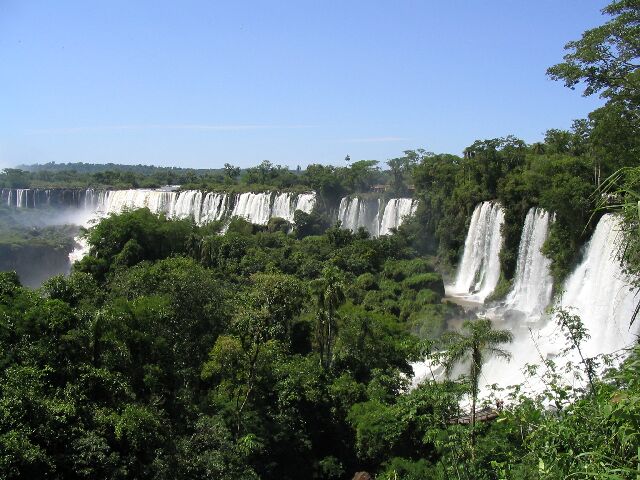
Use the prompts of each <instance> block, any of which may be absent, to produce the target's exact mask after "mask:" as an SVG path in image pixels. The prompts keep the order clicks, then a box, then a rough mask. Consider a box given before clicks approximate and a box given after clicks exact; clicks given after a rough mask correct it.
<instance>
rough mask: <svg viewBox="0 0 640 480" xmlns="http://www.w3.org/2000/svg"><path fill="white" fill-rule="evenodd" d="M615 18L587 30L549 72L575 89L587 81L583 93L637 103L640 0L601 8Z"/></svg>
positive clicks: (624, 0) (639, 88)
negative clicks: (561, 60) (562, 59)
mask: <svg viewBox="0 0 640 480" xmlns="http://www.w3.org/2000/svg"><path fill="white" fill-rule="evenodd" d="M602 13H603V15H610V16H612V17H613V18H612V19H611V20H609V21H608V22H606V23H605V24H604V25H600V26H599V27H596V28H592V29H590V30H587V31H586V32H584V33H583V34H582V38H581V39H580V40H574V41H571V42H569V43H567V44H566V45H565V50H568V51H569V53H567V54H566V55H565V56H564V62H562V63H559V64H557V65H554V66H552V67H550V68H549V69H548V70H547V74H548V75H549V76H550V77H551V78H552V79H553V80H562V81H564V84H565V85H566V86H567V87H569V88H571V89H574V88H575V87H576V85H578V84H579V83H584V84H585V89H584V95H585V96H589V95H593V94H595V93H600V95H601V96H602V97H604V98H607V99H609V100H614V99H624V100H625V101H628V102H631V103H635V104H636V105H637V104H638V100H639V98H640V76H639V75H638V67H640V63H638V59H640V42H639V41H638V38H639V36H638V35H639V33H640V31H639V28H640V1H638V0H615V1H613V2H611V3H610V4H609V5H607V6H606V7H605V8H604V9H602Z"/></svg>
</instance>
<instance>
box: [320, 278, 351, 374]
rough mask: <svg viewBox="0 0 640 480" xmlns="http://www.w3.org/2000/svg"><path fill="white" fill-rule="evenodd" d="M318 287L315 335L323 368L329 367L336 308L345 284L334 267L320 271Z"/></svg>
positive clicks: (335, 325)
mask: <svg viewBox="0 0 640 480" xmlns="http://www.w3.org/2000/svg"><path fill="white" fill-rule="evenodd" d="M319 287H320V288H319V289H318V294H317V302H318V309H317V312H316V337H317V340H318V347H319V350H320V363H321V364H322V366H323V367H324V368H325V369H328V368H330V367H331V361H332V356H333V344H334V343H335V338H336V333H337V328H338V327H337V310H338V307H339V306H340V305H342V304H343V303H344V302H345V300H346V297H345V293H344V290H345V286H344V283H343V280H342V276H341V274H340V270H338V269H337V268H336V267H326V268H325V269H324V270H323V271H322V278H321V279H320V286H319Z"/></svg>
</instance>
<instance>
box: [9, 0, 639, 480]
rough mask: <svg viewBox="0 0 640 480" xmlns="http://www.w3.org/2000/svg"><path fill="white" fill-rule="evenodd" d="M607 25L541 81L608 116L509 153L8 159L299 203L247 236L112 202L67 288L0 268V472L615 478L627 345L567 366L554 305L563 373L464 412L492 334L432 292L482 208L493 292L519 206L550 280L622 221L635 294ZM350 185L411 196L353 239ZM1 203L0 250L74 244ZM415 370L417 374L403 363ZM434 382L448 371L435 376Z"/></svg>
mask: <svg viewBox="0 0 640 480" xmlns="http://www.w3.org/2000/svg"><path fill="white" fill-rule="evenodd" d="M604 13H605V14H607V18H606V23H604V24H603V25H601V26H600V27H597V28H594V29H592V30H589V31H587V32H585V34H584V35H583V36H582V38H581V39H580V40H577V41H574V42H571V43H569V44H568V45H567V47H566V49H567V54H566V56H565V59H564V62H562V63H560V64H558V65H555V66H553V67H551V68H550V69H549V71H548V74H549V75H550V76H551V78H553V79H556V80H561V81H563V82H564V83H565V84H566V85H567V86H568V87H571V88H574V87H581V88H585V89H586V90H585V94H586V95H592V94H599V95H601V96H602V98H603V99H604V101H605V103H604V105H603V106H602V107H601V108H599V109H597V110H595V111H594V112H592V113H591V114H590V115H589V117H588V118H586V119H581V120H577V121H576V122H574V124H573V127H572V128H571V129H570V130H568V131H565V130H558V129H551V130H548V131H547V132H546V134H545V136H544V139H543V140H542V141H540V142H537V143H534V144H531V145H528V144H526V143H525V142H524V141H522V140H520V139H518V138H516V137H514V136H505V137H503V138H496V139H486V140H478V141H476V142H474V143H473V144H472V145H470V146H469V147H468V148H466V149H465V151H464V154H463V155H462V156H457V155H451V154H435V153H431V152H428V151H426V150H415V151H414V150H411V151H406V152H404V154H403V155H402V156H400V157H398V158H394V159H391V160H389V161H387V163H386V167H384V168H382V166H380V165H379V164H378V163H377V162H375V161H369V160H360V161H354V162H350V163H349V164H348V165H345V166H340V167H334V166H326V165H310V166H308V167H307V168H306V169H304V170H302V169H301V170H299V171H298V170H296V171H292V170H289V169H288V168H284V167H279V166H275V165H273V164H271V163H269V162H263V163H262V164H260V165H258V166H256V167H254V168H249V169H246V170H240V169H239V168H237V167H234V166H232V165H225V167H224V168H223V169H219V170H187V169H168V168H154V167H144V166H136V167H130V168H129V167H127V168H125V167H120V166H116V165H108V166H106V167H104V168H103V167H98V166H95V165H88V164H81V165H79V164H69V165H59V166H58V165H45V166H43V167H42V168H40V167H33V166H31V167H29V168H26V167H24V168H18V169H6V170H4V171H3V172H2V173H1V174H0V187H3V188H69V189H80V188H82V189H84V188H88V187H94V188H119V189H123V188H138V187H147V188H152V187H160V186H162V185H173V184H180V186H181V188H182V189H189V188H192V189H201V190H203V191H225V192H246V191H265V190H269V191H276V190H277V191H293V192H303V191H310V190H312V191H314V192H316V193H317V195H318V198H319V201H318V202H317V203H316V205H315V207H314V209H313V211H312V212H311V213H305V212H301V211H297V212H296V214H295V218H294V221H293V222H287V221H284V220H283V219H279V218H271V219H270V220H269V221H268V222H267V223H266V224H265V225H254V224H251V223H249V222H247V221H246V220H245V219H242V218H225V219H223V220H220V221H214V222H210V223H200V224H199V223H196V222H195V221H194V219H193V218H186V219H175V218H168V217H167V216H165V215H163V214H155V213H153V212H151V211H150V210H148V209H139V210H133V211H124V212H122V213H119V214H112V215H109V216H107V217H106V218H104V219H102V221H100V222H99V223H98V224H96V225H95V226H93V227H92V228H90V229H88V230H87V231H86V232H85V237H86V240H87V242H88V244H89V247H90V249H89V253H88V255H87V256H85V257H84V258H83V259H82V260H80V261H78V262H76V263H75V264H74V265H73V268H72V271H71V274H70V275H68V276H63V275H59V276H54V277H52V278H50V279H48V280H47V281H45V282H44V283H43V285H42V286H41V287H40V288H37V289H30V288H26V287H24V286H22V285H21V283H20V281H19V279H18V276H17V275H16V274H15V273H13V272H10V271H8V272H1V273H0V477H2V478H8V479H11V478H56V479H58V478H59V479H62V478H64V479H75V478H78V479H79V478H91V479H95V478H105V479H106V478H109V479H114V478H117V479H120V478H121V479H125V478H126V479H128V478H137V479H201V478H216V479H218V478H219V479H226V480H240V479H258V478H261V479H295V478H300V476H304V477H308V478H317V479H350V478H352V477H353V475H354V473H355V472H359V471H367V472H369V473H370V474H371V475H373V476H374V477H375V478H377V479H385V480H387V479H388V480H392V479H393V480H396V479H405V480H418V479H430V478H434V479H451V478H455V479H469V480H470V479H558V480H559V479H565V478H581V479H591V478H602V479H632V478H637V476H638V472H639V469H640V437H639V433H638V432H640V407H639V405H640V381H639V379H640V347H638V346H637V344H636V345H635V346H632V347H631V348H630V349H629V350H628V351H624V352H615V353H616V354H617V355H616V356H615V358H614V356H609V355H604V356H602V355H598V356H595V357H588V356H585V355H583V350H582V347H583V345H584V343H585V342H586V341H587V340H588V339H589V336H590V334H591V332H589V331H588V330H586V329H585V327H584V324H583V323H582V322H581V319H580V318H579V317H577V316H575V315H572V314H571V312H570V311H564V310H557V311H555V312H553V313H551V314H550V316H551V318H552V320H551V321H553V322H555V323H556V325H557V328H558V331H560V332H561V333H562V335H564V336H565V337H566V349H565V351H563V352H562V354H563V355H565V354H566V355H577V358H579V359H580V360H579V361H578V362H573V363H569V364H562V363H561V356H562V355H560V356H558V357H557V358H541V359H540V361H539V362H538V363H537V364H534V365H530V366H529V367H528V368H527V370H526V372H525V377H526V378H528V379H536V381H537V382H538V383H540V384H541V385H543V388H542V389H541V390H540V391H538V392H536V393H535V394H530V393H528V392H525V388H524V387H525V385H524V384H525V383H526V380H525V381H523V383H522V384H520V385H514V386H511V387H509V388H504V389H499V390H498V391H495V392H493V397H492V398H490V399H489V400H486V399H484V400H486V401H484V404H483V399H481V398H480V397H479V377H480V375H481V371H482V367H483V365H484V364H485V363H486V361H487V359H488V358H490V357H491V356H492V355H493V356H498V357H500V356H502V357H508V356H509V355H508V352H507V351H506V350H505V346H506V345H508V344H509V342H510V341H511V340H512V335H511V333H510V332H509V331H508V330H501V329H498V328H497V327H495V326H494V325H492V323H491V321H489V320H486V319H477V318H474V315H473V314H469V313H468V312H465V311H464V309H463V308H462V307H461V306H459V305H457V304H455V303H452V302H443V298H444V297H445V289H444V281H443V278H445V279H446V278H447V277H450V276H451V275H452V272H453V271H454V270H455V268H456V266H457V263H458V262H459V258H460V256H461V254H462V252H463V249H464V243H465V237H466V233H467V230H468V227H469V222H470V218H471V215H472V212H473V211H474V209H475V208H476V207H477V205H478V204H479V203H480V202H483V201H497V202H499V203H500V204H501V205H502V206H503V208H504V215H505V223H504V227H503V228H502V231H501V233H502V236H503V238H504V244H503V246H502V249H501V253H500V260H499V261H500V267H501V268H500V272H501V273H500V280H499V283H498V285H497V287H496V289H495V291H494V292H493V295H492V298H493V299H494V300H497V299H500V298H501V297H504V295H506V293H507V292H508V291H509V289H510V288H511V287H512V284H513V281H514V276H515V273H516V262H517V258H518V248H519V242H520V238H521V232H522V229H523V225H524V223H525V217H526V215H527V212H528V211H529V210H530V209H531V208H533V207H540V208H542V209H544V210H545V211H547V212H552V213H553V215H554V221H553V223H552V224H551V226H550V230H549V236H548V238H547V240H546V242H545V243H544V246H543V248H542V252H543V254H544V255H545V257H546V258H547V259H548V260H549V261H550V272H551V275H552V277H553V285H554V288H556V290H557V289H558V288H560V286H561V285H562V281H563V280H564V279H566V277H567V276H568V275H569V274H570V273H571V272H572V271H573V269H574V268H575V266H576V264H577V263H578V262H579V261H580V259H581V254H582V253H581V252H582V250H583V247H584V245H585V242H587V240H588V239H589V238H590V237H591V234H592V233H593V231H594V229H595V228H596V225H597V223H598V221H599V219H600V217H601V216H602V214H603V213H605V212H606V213H614V214H615V215H618V216H619V217H620V218H621V223H620V224H621V226H622V230H621V232H620V240H621V243H620V244H621V249H620V251H619V252H618V261H619V262H621V263H622V265H623V268H624V271H625V273H626V274H627V275H628V278H629V279H630V285H629V286H628V288H632V289H636V290H637V288H638V286H640V237H639V236H638V231H639V230H638V228H639V227H640V215H639V214H638V205H639V203H638V200H639V199H640V185H639V183H640V162H639V159H640V117H639V116H638V112H639V111H640V90H639V88H640V84H639V78H640V77H639V75H640V73H639V70H638V59H639V58H640V46H639V43H638V39H639V38H640V32H639V30H638V29H639V28H640V27H639V25H640V3H639V2H638V1H636V0H621V1H614V2H612V3H611V4H610V5H609V6H608V7H606V8H605V11H604ZM380 189H381V190H383V191H382V192H380V191H378V190H380ZM346 195H359V196H362V197H368V196H372V197H380V196H411V197H412V198H413V199H415V200H417V202H418V203H417V205H418V207H417V211H416V213H415V215H414V216H412V217H411V218H409V219H407V220H406V221H405V222H404V223H403V224H402V225H401V226H400V227H399V228H397V229H394V230H393V231H392V232H391V234H390V235H381V236H379V237H377V238H373V237H372V236H371V235H370V234H369V233H368V232H367V231H366V230H364V229H359V230H357V231H354V232H352V231H350V230H347V229H343V228H341V226H340V224H338V223H337V222H336V221H335V219H334V217H333V216H332V215H331V212H332V211H333V210H335V208H336V205H337V203H338V202H339V201H340V198H341V197H343V196H346ZM2 209H3V210H2V211H0V213H1V214H2V215H1V216H0V221H2V222H3V223H2V224H3V225H6V228H3V231H2V235H1V237H2V238H1V239H0V240H1V242H2V243H3V244H5V245H13V246H15V247H16V248H17V247H24V248H27V247H28V246H33V245H35V244H37V243H38V242H40V243H42V244H43V245H44V246H46V247H47V248H54V247H55V248H60V249H64V248H67V249H68V248H69V247H70V245H69V244H68V241H69V237H70V236H71V235H73V234H75V233H76V232H75V231H72V230H68V231H66V230H65V229H64V228H63V229H62V230H65V231H61V230H60V229H51V228H50V227H48V226H46V225H38V226H36V227H35V228H34V227H32V226H25V225H24V224H21V223H20V222H18V221H17V220H16V218H17V217H16V215H15V212H10V210H9V207H7V206H3V207H2ZM22 215H28V213H23V214H22ZM556 293H558V292H556ZM612 301H613V299H612ZM636 313H637V311H636ZM633 317H634V316H630V318H629V319H628V323H629V325H630V326H631V325H632V324H633V323H634V322H637V321H640V320H635V319H634V318H633ZM455 327H460V328H455ZM531 348H532V349H534V348H536V345H533V344H532V345H531ZM607 353H610V352H607ZM425 358H426V359H427V360H428V361H427V363H426V365H427V366H428V367H429V372H428V375H427V376H426V378H425V379H424V380H423V381H422V382H421V383H419V384H416V383H415V382H413V377H414V371H413V369H412V364H414V363H415V362H420V361H423V360H424V359H425ZM456 368H458V369H459V370H462V371H463V373H464V374H463V375H461V376H457V377H456V376H451V377H448V376H447V375H443V374H441V372H445V373H451V372H452V371H453V370H455V369H456ZM567 376H570V377H571V378H574V379H577V381H576V382H574V383H567V382H566V381H565V380H566V378H567ZM496 400H497V402H496ZM470 402H471V404H472V409H471V412H469V403H470ZM476 402H477V403H478V405H476ZM476 406H477V409H476ZM484 407H487V408H486V410H482V409H483V408H484ZM483 412H484V417H483V416H482V415H483ZM484 419H488V420H490V421H480V420H484Z"/></svg>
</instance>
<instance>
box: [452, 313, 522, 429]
mask: <svg viewBox="0 0 640 480" xmlns="http://www.w3.org/2000/svg"><path fill="white" fill-rule="evenodd" d="M462 328H463V329H464V330H466V332H467V333H466V334H465V333H460V332H449V333H447V334H446V336H445V339H444V340H445V344H446V346H447V352H446V353H445V355H444V362H443V363H444V367H445V372H446V374H447V375H449V374H450V373H451V370H452V369H453V367H454V366H455V365H456V364H457V363H459V362H461V361H464V360H466V359H470V360H471V367H470V369H469V380H470V381H471V428H472V432H473V427H475V424H476V402H477V400H478V383H479V382H480V373H481V372H482V365H483V363H484V360H485V357H486V356H487V355H488V356H492V355H493V356H496V357H500V358H505V359H507V360H509V359H510V358H511V355H510V354H509V352H507V351H506V350H503V349H502V348H500V345H501V344H503V343H510V342H511V341H513V334H512V333H511V332H510V331H508V330H493V329H492V327H491V320H487V319H483V318H481V319H478V320H466V321H465V322H464V323H463V325H462ZM471 438H472V441H473V433H472V437H471Z"/></svg>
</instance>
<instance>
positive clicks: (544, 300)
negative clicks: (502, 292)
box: [502, 208, 553, 319]
mask: <svg viewBox="0 0 640 480" xmlns="http://www.w3.org/2000/svg"><path fill="white" fill-rule="evenodd" d="M551 217H552V216H551V215H549V212H547V211H546V210H544V209H542V208H531V209H529V211H528V212H527V217H526V219H525V222H524V227H523V229H522V235H521V237H520V246H519V248H518V263H517V265H516V273H515V277H514V281H513V287H512V289H511V291H510V292H509V294H508V295H507V298H506V299H505V302H504V305H503V306H502V308H503V309H504V310H507V311H516V312H520V313H521V314H524V317H525V318H528V319H535V318H539V317H540V315H542V313H543V312H544V310H545V308H547V306H548V305H549V302H550V300H551V291H552V287H553V282H552V279H551V271H550V266H551V260H549V259H548V258H547V257H546V256H544V255H543V254H542V251H541V249H542V245H543V244H544V242H545V241H546V239H547V235H548V233H549V226H550V225H551V222H552V219H551Z"/></svg>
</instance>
